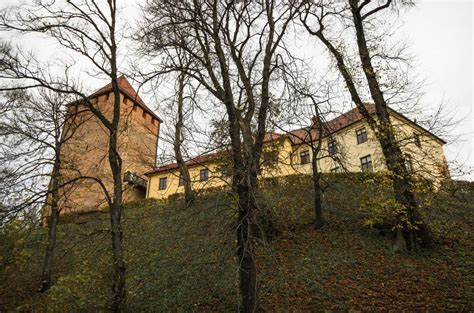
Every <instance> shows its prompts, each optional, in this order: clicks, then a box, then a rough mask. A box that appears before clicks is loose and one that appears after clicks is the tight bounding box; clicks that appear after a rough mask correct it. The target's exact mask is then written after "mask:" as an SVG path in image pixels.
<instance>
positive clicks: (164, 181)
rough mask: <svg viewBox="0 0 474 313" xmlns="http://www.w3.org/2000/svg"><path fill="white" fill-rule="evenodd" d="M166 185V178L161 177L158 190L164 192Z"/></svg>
mask: <svg viewBox="0 0 474 313" xmlns="http://www.w3.org/2000/svg"><path fill="white" fill-rule="evenodd" d="M167 184H168V177H161V178H160V187H159V189H160V190H165V189H166V185H167Z"/></svg>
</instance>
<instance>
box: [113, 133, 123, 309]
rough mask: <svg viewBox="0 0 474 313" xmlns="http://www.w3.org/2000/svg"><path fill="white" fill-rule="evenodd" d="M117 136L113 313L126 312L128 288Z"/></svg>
mask: <svg viewBox="0 0 474 313" xmlns="http://www.w3.org/2000/svg"><path fill="white" fill-rule="evenodd" d="M116 143H117V135H116V132H113V133H112V134H111V139H110V150H109V162H110V167H111V169H112V176H113V180H114V191H113V192H114V199H113V201H112V205H111V207H110V225H111V235H112V254H113V270H114V277H113V284H112V291H113V301H112V311H113V312H124V311H125V310H126V288H125V273H126V266H125V261H124V257H123V246H122V237H123V234H122V221H121V219H122V175H121V173H122V170H121V167H122V166H121V160H120V157H119V156H118V154H117V152H116V151H117V150H116V148H117V147H116Z"/></svg>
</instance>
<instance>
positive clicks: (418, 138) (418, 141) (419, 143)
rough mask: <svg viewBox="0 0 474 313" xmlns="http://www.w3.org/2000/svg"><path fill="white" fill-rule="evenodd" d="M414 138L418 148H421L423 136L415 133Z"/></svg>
mask: <svg viewBox="0 0 474 313" xmlns="http://www.w3.org/2000/svg"><path fill="white" fill-rule="evenodd" d="M413 139H414V141H415V145H416V146H417V147H418V148H421V136H420V134H413Z"/></svg>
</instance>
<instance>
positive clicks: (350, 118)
mask: <svg viewBox="0 0 474 313" xmlns="http://www.w3.org/2000/svg"><path fill="white" fill-rule="evenodd" d="M365 107H366V109H367V111H368V112H369V114H373V113H375V106H374V105H373V104H366V105H365ZM390 111H392V112H394V113H396V114H398V115H399V116H401V117H403V118H404V119H406V120H407V121H409V122H411V123H414V122H413V121H411V120H410V119H408V118H407V117H405V116H403V115H402V114H400V113H398V112H396V111H394V110H392V109H390ZM362 119H364V117H363V116H362V114H360V113H359V111H358V109H357V108H354V109H352V110H350V111H348V112H345V113H342V114H341V115H339V116H338V117H336V118H334V119H332V120H330V121H329V122H327V123H326V124H325V126H324V129H323V137H325V136H327V135H328V134H332V133H335V132H337V131H339V130H341V129H343V128H345V127H347V126H350V125H352V124H354V123H356V122H359V121H361V120H362ZM414 124H415V123H414ZM418 127H420V128H421V129H423V130H425V131H426V132H428V133H430V134H431V135H433V136H434V137H436V138H438V139H439V140H440V141H441V142H443V143H445V142H444V140H442V139H441V138H439V137H437V136H436V135H434V134H432V133H431V132H429V131H428V130H426V129H424V128H423V127H421V126H419V125H418ZM284 137H287V138H289V139H290V140H291V142H292V144H293V145H298V144H302V143H304V142H309V139H310V138H311V139H312V140H318V139H319V131H318V130H317V128H316V127H315V126H312V127H305V128H301V129H296V130H293V131H291V132H289V133H288V134H286V135H285V134H279V133H275V132H268V133H266V134H265V137H264V142H269V141H272V140H276V139H279V138H284ZM224 153H226V152H222V151H219V152H215V153H209V154H204V155H201V156H198V157H196V158H193V159H191V160H189V161H187V162H186V164H187V165H188V166H193V165H197V164H201V163H205V162H207V161H210V160H215V159H218V158H219V157H222V156H223V155H224ZM177 168H178V164H177V163H170V164H166V165H163V166H161V167H158V168H157V169H155V170H154V171H151V172H149V173H146V175H150V174H156V173H161V172H166V171H168V170H171V169H177Z"/></svg>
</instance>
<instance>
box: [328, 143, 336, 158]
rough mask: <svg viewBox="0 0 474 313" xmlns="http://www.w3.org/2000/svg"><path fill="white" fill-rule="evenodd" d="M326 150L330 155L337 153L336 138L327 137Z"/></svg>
mask: <svg viewBox="0 0 474 313" xmlns="http://www.w3.org/2000/svg"><path fill="white" fill-rule="evenodd" d="M328 151H329V155H330V156H333V155H336V153H337V145H336V140H334V139H329V141H328Z"/></svg>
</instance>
